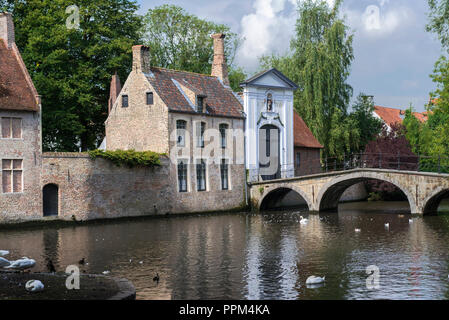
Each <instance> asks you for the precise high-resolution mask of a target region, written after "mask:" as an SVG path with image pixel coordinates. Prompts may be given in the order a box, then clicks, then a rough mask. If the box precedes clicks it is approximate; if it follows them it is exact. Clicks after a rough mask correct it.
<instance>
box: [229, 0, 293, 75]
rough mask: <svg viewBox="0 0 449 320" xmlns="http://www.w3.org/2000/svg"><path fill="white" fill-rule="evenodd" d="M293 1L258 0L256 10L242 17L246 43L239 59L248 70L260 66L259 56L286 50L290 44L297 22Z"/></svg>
mask: <svg viewBox="0 0 449 320" xmlns="http://www.w3.org/2000/svg"><path fill="white" fill-rule="evenodd" d="M294 3H295V1H294V0H255V1H254V4H253V9H254V11H253V12H252V13H250V14H247V15H245V16H243V18H242V20H241V34H242V36H243V37H244V39H245V41H244V42H243V44H242V46H241V48H240V49H239V52H238V54H237V61H238V63H239V64H240V65H242V66H244V67H245V69H247V70H248V71H254V70H255V69H256V68H257V66H258V59H257V58H258V57H260V56H262V55H267V54H271V53H273V52H284V51H285V50H287V49H288V47H289V45H290V39H291V38H292V36H293V32H294V25H295V22H296V7H293V4H294Z"/></svg>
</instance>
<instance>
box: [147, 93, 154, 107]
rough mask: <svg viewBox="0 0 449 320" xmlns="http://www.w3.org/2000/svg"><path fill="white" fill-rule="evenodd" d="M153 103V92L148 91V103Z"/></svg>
mask: <svg viewBox="0 0 449 320" xmlns="http://www.w3.org/2000/svg"><path fill="white" fill-rule="evenodd" d="M152 104H153V92H147V105H152Z"/></svg>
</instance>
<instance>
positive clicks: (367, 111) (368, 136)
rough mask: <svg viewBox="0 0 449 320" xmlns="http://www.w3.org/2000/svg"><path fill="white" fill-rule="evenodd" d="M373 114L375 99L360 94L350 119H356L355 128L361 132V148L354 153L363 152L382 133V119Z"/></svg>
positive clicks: (354, 150)
mask: <svg viewBox="0 0 449 320" xmlns="http://www.w3.org/2000/svg"><path fill="white" fill-rule="evenodd" d="M373 113H374V101H373V99H372V98H370V97H368V96H366V95H365V94H364V93H360V94H359V95H358V97H357V99H356V101H355V103H354V105H353V106H352V113H351V114H350V117H351V118H352V119H354V122H355V126H356V127H357V128H358V129H359V131H360V138H359V148H357V149H353V150H352V151H353V152H361V151H363V150H364V149H365V147H366V145H367V144H368V143H369V142H370V141H372V140H374V139H376V137H377V136H378V135H379V134H380V133H381V131H382V126H383V123H382V121H381V120H380V119H378V118H376V117H374V115H373Z"/></svg>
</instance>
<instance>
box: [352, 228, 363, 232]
mask: <svg viewBox="0 0 449 320" xmlns="http://www.w3.org/2000/svg"><path fill="white" fill-rule="evenodd" d="M354 231H355V232H361V231H362V229H358V228H356V229H355V230H354Z"/></svg>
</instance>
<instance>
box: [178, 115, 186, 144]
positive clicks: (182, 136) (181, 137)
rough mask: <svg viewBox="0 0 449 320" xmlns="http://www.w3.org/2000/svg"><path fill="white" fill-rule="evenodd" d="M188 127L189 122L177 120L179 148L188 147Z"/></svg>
mask: <svg viewBox="0 0 449 320" xmlns="http://www.w3.org/2000/svg"><path fill="white" fill-rule="evenodd" d="M186 126H187V121H184V120H177V121H176V136H177V138H176V144H177V146H178V147H185V145H186V142H185V141H186Z"/></svg>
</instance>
